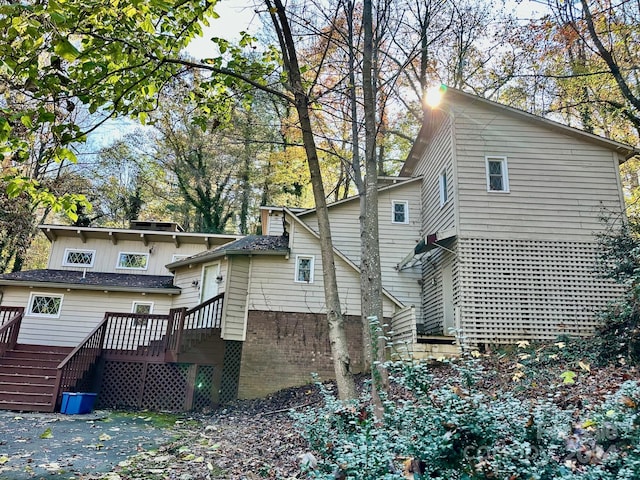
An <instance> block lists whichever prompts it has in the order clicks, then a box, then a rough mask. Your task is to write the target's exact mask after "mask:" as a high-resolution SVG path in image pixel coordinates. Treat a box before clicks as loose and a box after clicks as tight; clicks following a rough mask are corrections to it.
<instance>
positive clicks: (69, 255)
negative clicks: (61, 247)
mask: <svg viewBox="0 0 640 480" xmlns="http://www.w3.org/2000/svg"><path fill="white" fill-rule="evenodd" d="M95 253H96V251H95V250H77V249H75V248H67V249H65V251H64V260H62V265H63V266H65V267H93V259H94V257H95Z"/></svg>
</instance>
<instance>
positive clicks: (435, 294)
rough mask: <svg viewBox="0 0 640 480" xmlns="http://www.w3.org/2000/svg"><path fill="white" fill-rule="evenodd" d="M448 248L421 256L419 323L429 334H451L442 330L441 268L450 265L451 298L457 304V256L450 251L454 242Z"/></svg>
mask: <svg viewBox="0 0 640 480" xmlns="http://www.w3.org/2000/svg"><path fill="white" fill-rule="evenodd" d="M447 246H448V250H450V251H447V250H444V249H440V248H436V249H434V250H432V251H431V252H429V253H427V254H425V256H424V257H422V272H423V278H424V282H423V285H422V317H421V318H419V323H422V324H423V325H424V327H423V328H424V330H425V332H427V333H430V334H439V335H441V334H445V335H451V332H445V331H444V303H443V302H444V292H443V273H442V272H443V269H444V268H447V267H450V268H451V269H452V270H453V279H452V280H453V291H452V294H453V299H454V305H456V306H457V295H458V287H457V283H458V282H457V278H458V275H457V262H456V260H457V258H456V256H455V254H453V253H451V252H455V251H456V243H455V242H454V243H452V244H451V245H447Z"/></svg>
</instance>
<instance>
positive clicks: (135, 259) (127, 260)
mask: <svg viewBox="0 0 640 480" xmlns="http://www.w3.org/2000/svg"><path fill="white" fill-rule="evenodd" d="M148 264H149V254H148V253H131V252H120V255H118V264H117V265H116V268H126V269H130V270H146V269H147V265H148Z"/></svg>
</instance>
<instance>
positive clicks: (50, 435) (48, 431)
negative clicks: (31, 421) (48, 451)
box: [40, 428, 53, 439]
mask: <svg viewBox="0 0 640 480" xmlns="http://www.w3.org/2000/svg"><path fill="white" fill-rule="evenodd" d="M40 438H45V439H46V438H53V433H51V429H50V428H47V429H46V430H45V431H44V432H42V434H41V435H40Z"/></svg>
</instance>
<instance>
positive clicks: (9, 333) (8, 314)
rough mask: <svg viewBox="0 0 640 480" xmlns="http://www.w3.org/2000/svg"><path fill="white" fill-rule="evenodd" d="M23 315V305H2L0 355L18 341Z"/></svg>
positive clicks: (0, 309) (0, 314)
mask: <svg viewBox="0 0 640 480" xmlns="http://www.w3.org/2000/svg"><path fill="white" fill-rule="evenodd" d="M22 317H24V308H22V307H0V357H2V356H3V355H4V354H5V352H6V351H7V350H10V349H12V348H13V347H15V345H16V343H17V342H18V333H20V325H21V324H22Z"/></svg>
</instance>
